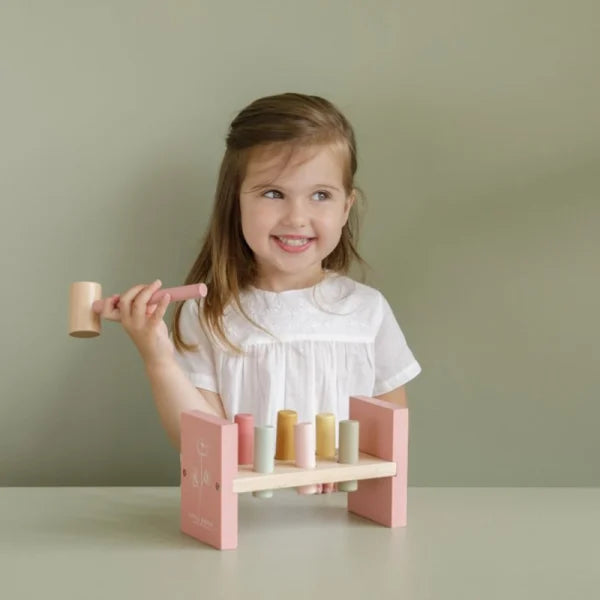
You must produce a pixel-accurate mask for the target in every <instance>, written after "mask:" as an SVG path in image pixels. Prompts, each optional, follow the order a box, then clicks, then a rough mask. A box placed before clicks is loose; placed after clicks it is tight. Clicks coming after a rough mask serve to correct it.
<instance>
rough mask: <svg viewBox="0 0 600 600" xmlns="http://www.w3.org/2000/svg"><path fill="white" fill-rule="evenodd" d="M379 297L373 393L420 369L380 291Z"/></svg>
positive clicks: (387, 389) (384, 390) (393, 386)
mask: <svg viewBox="0 0 600 600" xmlns="http://www.w3.org/2000/svg"><path fill="white" fill-rule="evenodd" d="M380 300H381V315H382V316H381V324H380V326H379V329H378V331H377V334H376V336H375V349H374V351H375V386H374V390H373V395H374V396H378V395H379V394H385V393H387V392H391V391H392V390H394V389H396V388H398V387H400V386H402V385H404V384H405V383H407V382H408V381H410V380H411V379H414V378H415V377H416V376H417V375H418V374H419V373H420V372H421V366H420V365H419V363H418V362H417V361H416V360H415V357H414V356H413V353H412V352H411V350H410V348H409V347H408V344H407V343H406V339H405V337H404V334H403V333H402V330H401V329H400V325H398V321H397V320H396V317H395V316H394V313H393V312H392V309H391V307H390V305H389V303H388V301H387V300H386V299H385V297H384V296H383V295H380Z"/></svg>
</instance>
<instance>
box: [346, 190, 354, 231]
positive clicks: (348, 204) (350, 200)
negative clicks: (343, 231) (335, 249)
mask: <svg viewBox="0 0 600 600" xmlns="http://www.w3.org/2000/svg"><path fill="white" fill-rule="evenodd" d="M355 201H356V190H352V192H351V193H350V195H349V196H348V197H347V198H346V205H345V206H344V225H345V224H346V221H348V216H349V215H350V209H351V208H352V205H353V204H354V202H355Z"/></svg>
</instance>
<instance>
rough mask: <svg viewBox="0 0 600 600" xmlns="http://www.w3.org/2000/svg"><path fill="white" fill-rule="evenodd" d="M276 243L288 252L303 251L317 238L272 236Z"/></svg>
mask: <svg viewBox="0 0 600 600" xmlns="http://www.w3.org/2000/svg"><path fill="white" fill-rule="evenodd" d="M272 237H273V239H274V240H275V243H276V244H277V245H278V246H279V247H280V248H281V249H282V250H285V251H286V252H302V251H303V250H306V248H308V247H309V246H310V245H311V243H312V242H313V240H314V239H315V238H311V237H297V236H294V237H287V236H284V235H282V236H277V235H274V236H272Z"/></svg>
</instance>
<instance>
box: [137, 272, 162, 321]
mask: <svg viewBox="0 0 600 600" xmlns="http://www.w3.org/2000/svg"><path fill="white" fill-rule="evenodd" d="M161 285H162V282H161V280H160V279H156V280H155V281H153V282H152V283H151V284H150V285H148V286H146V287H145V288H144V289H143V290H141V291H140V292H139V293H138V294H137V295H136V297H135V298H134V299H133V303H132V309H131V314H132V315H133V316H136V317H144V318H145V317H146V311H147V307H148V300H150V298H151V297H152V294H154V292H156V291H157V290H158V289H159V288H160V286H161Z"/></svg>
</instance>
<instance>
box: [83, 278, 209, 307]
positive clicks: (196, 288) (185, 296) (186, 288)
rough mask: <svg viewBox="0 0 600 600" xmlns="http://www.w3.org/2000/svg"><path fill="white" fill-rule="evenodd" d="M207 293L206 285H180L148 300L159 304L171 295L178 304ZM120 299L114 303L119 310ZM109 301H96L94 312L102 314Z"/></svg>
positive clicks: (116, 299) (150, 302)
mask: <svg viewBox="0 0 600 600" xmlns="http://www.w3.org/2000/svg"><path fill="white" fill-rule="evenodd" d="M206 293H207V288H206V284H204V283H193V284H191V285H180V286H178V287H172V288H165V289H164V290H158V291H157V292H154V294H152V296H150V300H148V304H158V303H159V302H160V299H161V298H162V297H163V296H164V295H165V294H170V296H171V302H178V301H180V300H190V299H192V298H204V297H205V296H206ZM119 298H120V297H117V298H115V299H114V301H113V307H114V308H117V307H118V306H119ZM107 300H108V298H103V299H102V300H96V301H95V302H93V303H92V310H93V311H94V312H95V313H98V314H100V313H101V312H102V309H103V308H104V303H105V302H106V301H107Z"/></svg>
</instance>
